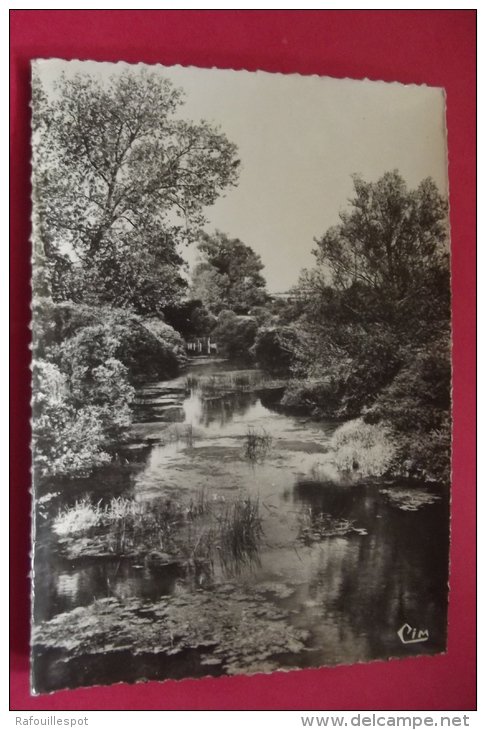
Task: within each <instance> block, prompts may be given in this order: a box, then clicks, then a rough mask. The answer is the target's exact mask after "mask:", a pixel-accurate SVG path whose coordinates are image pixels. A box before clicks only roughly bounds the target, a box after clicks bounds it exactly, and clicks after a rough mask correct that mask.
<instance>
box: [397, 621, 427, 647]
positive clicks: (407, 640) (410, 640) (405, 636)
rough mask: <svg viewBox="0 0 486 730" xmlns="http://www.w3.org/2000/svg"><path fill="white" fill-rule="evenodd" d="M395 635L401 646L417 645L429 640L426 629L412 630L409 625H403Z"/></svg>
mask: <svg viewBox="0 0 486 730" xmlns="http://www.w3.org/2000/svg"><path fill="white" fill-rule="evenodd" d="M397 634H398V636H399V637H400V639H401V641H402V643H403V644H417V643H418V642H419V641H427V640H428V638H429V632H428V630H427V629H413V628H412V627H411V626H410V625H409V624H403V626H402V628H401V629H399V630H398V631H397Z"/></svg>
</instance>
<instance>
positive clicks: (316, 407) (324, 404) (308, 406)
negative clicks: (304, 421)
mask: <svg viewBox="0 0 486 730" xmlns="http://www.w3.org/2000/svg"><path fill="white" fill-rule="evenodd" d="M281 405H282V406H284V407H285V408H288V409H289V410H290V411H295V412H296V413H299V412H301V413H310V414H311V415H313V416H317V417H323V418H326V417H328V418H334V417H335V416H336V414H337V412H338V410H339V398H338V396H337V393H336V388H335V385H334V383H332V382H331V381H330V380H294V381H291V382H290V383H289V385H288V386H287V388H286V389H285V393H284V395H283V398H282V401H281Z"/></svg>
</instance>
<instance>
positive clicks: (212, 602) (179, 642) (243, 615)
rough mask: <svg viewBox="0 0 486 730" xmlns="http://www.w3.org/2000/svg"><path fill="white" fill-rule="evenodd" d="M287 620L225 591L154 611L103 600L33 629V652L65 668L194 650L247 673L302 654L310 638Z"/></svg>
mask: <svg viewBox="0 0 486 730" xmlns="http://www.w3.org/2000/svg"><path fill="white" fill-rule="evenodd" d="M288 618H289V617H288V615H287V614H286V613H284V612H282V610H281V609H278V608H277V607H276V606H274V605H273V604H271V603H268V602H267V601H266V600H265V598H264V597H263V596H261V595H251V594H249V593H247V592H245V591H243V590H239V589H233V588H232V587H231V590H230V591H228V590H227V587H226V586H222V587H214V588H213V589H212V590H211V591H204V590H199V591H196V592H195V593H192V594H190V595H181V596H172V597H170V598H163V599H161V600H159V601H158V602H156V603H154V604H151V603H143V602H141V601H140V600H136V599H135V600H134V599H129V600H126V601H120V600H118V599H116V598H104V599H101V600H98V601H95V602H94V603H92V604H91V605H90V606H87V607H79V608H75V609H74V610H73V611H70V612H67V613H62V614H60V615H58V616H56V617H55V618H53V619H52V620H51V621H46V622H44V623H43V624H41V625H40V626H38V627H36V628H35V629H34V633H33V644H34V646H35V649H36V650H46V649H55V650H57V651H58V652H60V654H61V657H62V658H61V661H63V662H65V661H69V660H70V659H74V658H75V657H80V656H84V657H87V656H90V655H91V656H93V657H97V659H101V658H103V659H104V660H106V661H109V655H110V653H114V652H120V651H123V650H129V651H130V652H131V653H132V654H134V655H137V654H144V655H146V654H157V655H164V654H165V655H166V656H174V655H178V654H182V653H183V652H185V651H186V650H187V649H195V650H197V651H198V652H199V655H200V661H201V664H202V665H204V666H208V667H209V666H211V665H215V666H218V665H219V666H220V667H221V671H222V673H225V674H240V673H243V672H244V673H251V672H258V671H268V669H267V667H268V664H267V663H268V662H271V661H272V659H275V660H277V659H278V658H279V657H281V656H283V655H288V654H298V653H299V652H302V651H304V650H305V649H306V645H305V641H306V639H307V638H308V632H307V631H305V630H301V629H297V628H294V627H293V626H291V624H290V623H289V621H288V620H287V619H288ZM289 663H290V664H291V662H289ZM280 666H281V662H280Z"/></svg>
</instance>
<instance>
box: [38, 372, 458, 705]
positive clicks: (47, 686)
mask: <svg viewBox="0 0 486 730" xmlns="http://www.w3.org/2000/svg"><path fill="white" fill-rule="evenodd" d="M256 375H258V373H257V372H256V371H248V370H245V369H242V368H238V367H237V366H234V367H230V366H229V365H228V363H226V362H224V361H218V360H210V359H206V360H204V359H200V360H195V361H193V362H192V363H191V364H190V365H189V367H188V369H187V370H186V371H185V372H184V374H183V375H182V376H181V377H179V378H177V379H175V380H172V381H168V382H162V383H149V384H145V385H144V386H143V387H141V388H139V390H138V392H137V402H136V405H135V423H134V427H133V432H132V435H131V439H130V441H129V442H128V443H125V444H120V447H119V449H118V451H117V455H116V458H115V460H114V463H113V464H112V465H111V466H109V467H105V468H103V469H100V470H98V471H97V472H96V473H95V474H93V475H92V476H91V477H89V478H86V479H79V480H76V481H73V480H71V481H66V482H64V483H60V484H57V485H56V487H55V488H53V493H52V494H50V495H48V497H47V498H46V499H45V500H40V506H39V514H38V518H37V542H36V552H35V586H36V596H35V601H34V616H35V623H36V625H37V626H38V627H40V628H41V630H42V631H44V628H43V627H49V626H52V627H57V628H56V631H57V633H55V632H54V628H53V629H52V632H51V634H52V635H55V636H56V637H58V636H59V634H60V632H63V631H64V632H69V631H71V627H72V635H73V637H74V638H73V644H72V646H71V645H68V643H67V641H66V640H65V638H64V637H61V639H62V640H60V641H58V642H57V643H56V641H51V642H49V640H47V639H46V638H44V639H43V640H42V641H40V642H38V643H37V645H36V646H35V647H34V655H33V658H34V676H35V686H36V690H37V691H53V690H55V689H59V688H62V687H76V686H85V685H92V684H110V683H112V682H116V681H128V682H133V681H138V680H143V679H167V678H177V679H180V678H182V677H187V676H189V677H198V676H206V675H213V676H220V675H222V674H234V673H239V672H248V673H252V672H259V671H265V672H267V671H273V670H276V669H294V668H306V667H319V666H332V665H336V664H352V663H355V662H368V661H372V660H377V659H389V658H393V657H396V658H401V657H406V656H416V655H420V654H436V653H440V652H444V651H445V650H446V635H447V601H448V593H447V583H448V546H449V492H448V490H447V489H446V488H445V487H443V486H441V485H434V484H425V483H424V484H419V485H417V484H414V485H410V484H406V483H404V482H396V481H395V482H392V481H385V480H383V479H382V480H364V479H360V477H359V475H358V474H352V475H349V474H348V475H342V474H339V472H338V471H337V470H336V468H335V467H334V465H333V463H332V453H331V452H330V451H329V441H330V438H331V436H332V433H333V432H334V430H335V429H336V427H337V426H338V425H339V424H338V423H336V422H328V421H327V422H326V421H321V422H316V421H313V420H311V419H309V418H306V417H302V416H299V417H297V416H289V415H287V414H285V413H283V412H282V411H281V409H280V408H279V405H278V400H279V396H280V394H281V389H280V390H279V384H278V383H262V382H260V381H259V380H258V378H257V377H256ZM201 381H202V382H205V383H206V385H207V388H206V390H205V389H204V388H201ZM221 382H227V383H228V387H227V388H226V389H224V388H223V389H221V387H220V386H221ZM249 433H250V434H251V433H253V434H256V435H257V436H259V437H262V439H261V444H263V447H262V449H261V451H260V452H257V453H256V454H254V456H255V458H248V451H247V450H245V448H246V449H247V443H248V434H249ZM168 434H169V435H171V438H168ZM85 494H87V495H89V497H90V498H91V499H92V500H93V501H94V502H100V503H101V504H103V503H106V502H107V501H108V500H109V499H110V498H113V497H123V498H130V499H132V500H135V501H136V502H137V503H140V504H142V505H143V504H149V505H150V504H156V503H158V504H161V503H167V504H169V502H170V503H171V504H179V503H184V504H186V505H187V504H191V505H197V504H198V500H201V495H204V497H203V498H204V501H205V504H206V505H207V507H206V508H205V509H207V510H208V512H207V514H209V513H211V505H214V510H213V513H212V514H213V517H212V519H213V522H214V520H215V519H216V520H219V521H221V517H217V518H214V514H218V515H221V510H222V509H224V508H225V505H231V504H233V503H234V502H235V500H240V501H241V500H251V503H252V504H253V505H256V506H257V509H258V515H259V516H258V520H259V523H258V524H259V527H260V528H261V534H260V536H259V538H258V545H257V546H256V547H255V549H254V550H252V551H249V552H247V553H245V554H242V555H241V556H238V555H236V556H234V559H233V558H232V559H231V560H229V559H224V556H221V554H218V553H217V551H216V553H215V557H214V558H213V559H212V560H211V566H210V569H208V570H198V569H197V565H196V566H195V567H194V565H193V566H192V567H193V569H192V570H189V569H188V565H189V563H190V561H187V562H186V563H185V564H184V565H182V563H181V561H178V562H177V561H171V560H170V559H168V558H167V557H165V558H164V553H163V552H161V550H160V549H159V550H158V552H157V551H154V552H153V553H150V554H145V555H144V556H142V557H141V556H140V555H136V554H133V555H130V554H128V555H121V556H120V555H116V554H113V555H109V554H105V555H102V556H96V555H90V554H88V553H86V554H83V553H82V552H81V553H79V554H77V555H76V554H73V553H71V554H69V552H68V553H67V552H66V549H65V545H64V546H63V542H62V540H59V538H58V537H56V535H55V534H54V533H53V530H52V521H53V519H54V517H55V514H56V513H58V512H59V510H60V509H62V508H66V507H69V506H72V505H74V504H75V502H76V500H79V499H81V498H82V497H83V495H85ZM249 503H250V501H249V502H248V504H249ZM191 509H193V508H192V507H191ZM194 509H195V508H194ZM218 510H219V511H218ZM204 519H206V521H207V520H208V517H205V518H204ZM214 524H216V523H214ZM198 539H200V538H198ZM219 549H220V548H219V547H217V550H219ZM218 555H219V558H218ZM240 558H241V559H240ZM93 606H94V608H93ZM150 607H155V608H154V609H153V611H152V613H150V612H149V608H150ZM122 610H123V611H125V614H123V615H125V619H124V618H123V616H122V615H121V614H120V611H122ZM83 611H84V612H85V613H83ZM88 611H91V613H89V614H88V613H87V612H88ZM93 611H95V612H97V613H96V616H97V617H98V618H96V623H95V624H93V625H94V626H95V628H96V631H98V630H99V625H100V623H101V622H102V621H105V622H106V631H105V634H106V636H105V635H104V636H103V638H102V639H101V638H100V637H99V636H98V639H96V642H97V644H96V646H95V647H92V646H91V647H90V646H88V643H89V642H88V643H87V645H86V649H85V650H83V648H82V647H81V648H80V645H81V644H82V641H81V639H80V640H78V639H77V638H76V637H77V636H78V633H77V632H79V631H80V630H81V629H80V621H81V620H82V621H84V624H83V625H86V621H87V620H88V617H89V616H91V617H92V616H93V615H95V614H94V613H93ZM236 615H237V616H238V622H239V623H235V621H236V619H234V617H235V616H236ZM157 617H158V618H157ZM135 619H136V621H135ZM56 621H57V622H58V623H56ZM114 621H117V622H119V624H118V625H121V624H123V621H125V626H126V630H127V632H128V633H129V635H131V636H133V647H134V649H132V648H131V647H130V646H129V645H127V641H126V640H125V639H124V640H123V641H122V639H121V638H120V639H119V640H117V641H118V643H117V641H115V640H112V636H111V633H113V634H114V633H116V631H118V628H117V627H115V625H114V623H113V622H114ZM178 621H180V627H179V625H178ZM110 622H112V623H110ZM120 622H121V624H120ZM184 622H185V623H184ZM198 622H199V623H198ZM162 623H163V625H164V627H169V628H168V629H167V630H168V631H169V630H170V636H171V642H172V644H171V646H172V649H171V650H170V651H168V650H166V649H164V648H163V647H164V646H165V645H164V644H163V637H162V634H160V631H161V629H160V626H161V625H162ZM203 623H204V626H203V625H202V624H203ZM199 624H201V625H199ZM188 625H190V626H191V632H192V633H191V635H190V636H189V633H188V631H189V630H188V628H187V627H188ZM195 626H196V628H195ZM110 627H111V628H110ZM130 627H131V628H130ZM137 627H138V628H137ZM174 627H175V628H174ZM403 627H405V628H403ZM149 628H150V632H152V633H150V638H149V634H148V633H147V632H148V630H149ZM179 629H180V631H179ZM93 630H94V629H93ZM130 631H131V634H130ZM157 631H159V633H158V634H157V633H156V632H157ZM53 632H54V633H53ZM110 632H111V633H110ZM154 632H155V633H154ZM399 632H400V633H399ZM242 633H243V636H242ZM45 635H47V634H45ZM117 635H118V634H117ZM178 636H179V638H177V637H178ZM174 637H175V638H174ZM181 637H183V638H181ZM85 638H86V637H85ZM96 642H95V643H96ZM100 642H101V643H100ZM103 642H104V643H103ZM128 643H129V642H128ZM74 644H75V646H74ZM151 647H152V648H151Z"/></svg>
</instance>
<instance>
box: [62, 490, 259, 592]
mask: <svg viewBox="0 0 486 730" xmlns="http://www.w3.org/2000/svg"><path fill="white" fill-rule="evenodd" d="M261 522H262V519H261V517H260V511H259V502H258V500H252V499H251V498H248V499H244V500H242V499H239V498H238V499H236V500H234V501H231V502H226V501H219V502H216V503H214V502H211V501H210V500H209V498H208V497H207V495H206V492H205V491H204V490H200V491H199V492H198V493H197V494H196V495H195V496H193V497H191V499H190V500H189V501H187V502H175V501H173V500H170V499H167V500H163V501H162V500H158V501H154V502H136V501H135V500H133V499H125V498H122V497H118V498H114V499H112V500H110V501H109V502H108V503H107V504H105V505H103V504H101V502H98V503H97V504H93V503H92V502H91V501H90V500H89V499H87V498H85V499H82V500H79V501H77V502H76V503H75V505H74V506H73V507H69V508H64V509H63V510H61V511H60V512H59V513H58V515H57V517H56V518H55V519H54V522H53V530H54V532H55V533H56V535H57V536H58V539H59V544H60V547H61V549H62V550H63V552H64V553H65V554H66V555H67V557H69V558H70V559H75V558H79V557H84V556H93V557H95V556H96V557H100V556H103V555H131V556H138V557H140V558H143V557H144V556H151V557H153V558H154V559H156V560H158V561H159V562H160V561H161V562H162V563H179V564H180V565H181V566H182V567H183V568H184V569H185V570H186V572H187V574H188V575H189V574H190V575H196V577H197V576H198V575H202V574H204V575H205V576H206V577H207V578H208V577H210V576H211V575H212V573H213V570H214V562H215V559H216V557H217V558H218V559H219V562H220V564H221V567H222V569H223V571H225V572H226V573H231V574H234V573H237V572H238V571H239V570H240V568H241V567H242V566H243V565H244V564H246V565H247V564H249V563H251V562H252V561H254V560H256V559H257V556H258V551H259V548H260V541H261V537H262V534H263V531H262V526H261Z"/></svg>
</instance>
